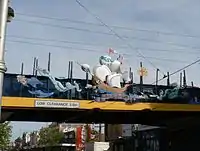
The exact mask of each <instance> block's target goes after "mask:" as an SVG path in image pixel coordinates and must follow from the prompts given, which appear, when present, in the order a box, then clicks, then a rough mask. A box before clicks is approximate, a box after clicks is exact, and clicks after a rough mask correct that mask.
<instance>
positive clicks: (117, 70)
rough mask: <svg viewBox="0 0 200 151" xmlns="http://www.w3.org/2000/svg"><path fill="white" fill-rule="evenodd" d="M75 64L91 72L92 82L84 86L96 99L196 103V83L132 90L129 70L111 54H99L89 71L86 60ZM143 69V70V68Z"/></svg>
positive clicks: (198, 99) (198, 90)
mask: <svg viewBox="0 0 200 151" xmlns="http://www.w3.org/2000/svg"><path fill="white" fill-rule="evenodd" d="M78 64H79V65H80V67H81V69H82V70H83V71H84V72H86V73H89V74H90V75H91V76H92V80H91V81H92V82H91V84H90V85H87V88H88V89H93V91H94V93H93V100H94V101H96V102H103V101H109V100H114V101H124V102H125V103H136V102H165V103H195V104H197V103H200V88H197V87H179V86H178V85H177V84H175V85H174V84H173V85H171V86H168V88H167V89H163V90H160V91H159V93H155V92H152V91H145V90H138V89H136V90H135V91H134V90H133V89H134V86H133V83H132V81H131V80H130V77H129V73H128V71H126V70H124V68H123V66H122V62H120V61H119V59H118V58H117V59H116V60H113V59H112V58H111V56H107V55H105V56H101V57H100V58H99V64H98V65H96V66H94V67H93V68H92V71H91V69H90V66H89V65H88V64H80V63H78ZM145 71H146V69H145ZM145 73H146V74H147V71H146V72H145ZM152 87H153V85H152Z"/></svg>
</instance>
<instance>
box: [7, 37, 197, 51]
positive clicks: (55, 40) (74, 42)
mask: <svg viewBox="0 0 200 151" xmlns="http://www.w3.org/2000/svg"><path fill="white" fill-rule="evenodd" d="M6 36H7V37H8V38H19V39H26V40H27V39H30V40H39V41H46V42H59V43H67V44H75V45H87V46H101V47H110V45H108V44H107V45H106V46H105V44H95V43H86V42H80V41H68V40H58V39H48V38H40V37H28V36H18V35H6ZM115 48H122V49H128V47H127V46H121V45H115ZM134 49H139V50H145V51H160V52H173V53H174V52H178V53H187V54H191V55H192V54H194V55H196V54H197V53H200V51H199V50H200V49H199V50H195V52H194V51H193V52H191V51H185V49H174V50H170V49H158V48H145V47H134Z"/></svg>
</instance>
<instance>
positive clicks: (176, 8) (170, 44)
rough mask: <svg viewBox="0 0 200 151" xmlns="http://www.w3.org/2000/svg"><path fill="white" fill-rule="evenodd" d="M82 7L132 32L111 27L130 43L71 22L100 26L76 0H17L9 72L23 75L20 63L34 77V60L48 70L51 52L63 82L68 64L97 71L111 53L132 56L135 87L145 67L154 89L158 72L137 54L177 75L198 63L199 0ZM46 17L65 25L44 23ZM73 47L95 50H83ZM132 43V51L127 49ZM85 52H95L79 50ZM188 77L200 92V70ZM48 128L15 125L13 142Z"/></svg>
mask: <svg viewBox="0 0 200 151" xmlns="http://www.w3.org/2000/svg"><path fill="white" fill-rule="evenodd" d="M81 2H82V3H83V4H84V5H85V6H86V7H87V8H88V9H89V10H90V11H91V12H93V13H94V14H96V15H97V16H99V17H100V18H101V19H102V20H103V21H104V22H105V23H106V24H108V25H109V26H111V25H113V26H120V27H127V28H129V29H131V30H127V29H126V30H125V29H124V28H114V27H112V29H113V30H114V31H115V32H117V33H118V34H119V35H120V36H125V37H129V38H126V39H125V40H120V39H118V38H117V37H116V36H113V35H108V34H109V33H111V32H110V31H109V30H108V29H107V28H106V27H104V26H97V25H91V24H90V25H89V24H82V23H80V22H79V23H74V22H72V21H69V20H75V21H83V22H89V23H95V24H99V22H98V21H97V20H96V19H95V18H94V17H93V16H92V15H90V14H88V13H87V12H86V11H85V10H84V9H82V8H81V7H80V6H79V5H78V4H77V3H76V2H75V0H68V1H66V0H59V1H56V0H48V1H47V0H43V1H41V0H29V1H27V0H20V1H19V0H12V2H11V4H12V6H13V8H14V9H15V11H16V17H15V19H14V20H13V21H12V22H11V23H9V24H8V28H7V38H6V50H7V52H6V54H5V60H6V64H7V68H8V72H9V73H19V72H20V66H21V63H22V62H24V63H25V67H24V72H25V74H31V73H32V62H33V57H38V58H39V65H40V66H41V67H43V68H46V66H47V56H48V52H51V53H52V69H51V71H52V74H53V75H55V76H57V77H64V76H67V67H68V61H69V60H72V61H79V62H81V63H88V64H89V65H91V66H93V65H94V64H96V63H97V62H98V57H99V56H100V55H102V54H105V53H106V51H107V49H108V48H109V47H111V48H113V49H115V50H117V51H119V52H121V53H126V54H130V55H128V56H125V60H124V61H125V62H124V65H126V66H131V67H132V68H133V71H134V72H135V77H134V80H135V82H138V81H139V78H138V75H137V69H138V66H139V62H140V61H142V62H143V64H144V67H146V68H147V69H148V76H147V77H145V80H144V81H145V82H146V83H152V82H154V80H155V79H154V78H155V68H154V67H152V66H151V65H150V64H149V63H148V61H147V60H145V59H143V58H141V57H138V56H139V54H138V53H137V52H138V51H139V52H140V53H141V54H143V55H144V56H146V57H147V58H148V60H150V61H151V62H152V63H153V64H155V65H156V66H157V67H158V68H160V69H161V70H162V71H163V72H165V73H166V72H167V71H169V72H173V71H176V70H177V69H179V68H181V67H183V66H185V65H187V64H188V63H191V62H193V61H194V60H196V59H197V58H198V57H199V54H200V42H199V41H200V30H199V27H200V22H199V20H200V15H199V6H200V1H198V0H176V1H174V0H168V1H164V0H151V1H149V0H140V1H138V0H123V1H122V0H101V1H100V0H84V1H83V0H82V1H81ZM30 15H32V16H39V17H31V16H30ZM41 16H46V17H51V18H60V19H61V20H59V19H45V17H44V18H41ZM44 24H45V25H44ZM52 26H54V27H52ZM58 26H59V27H58ZM72 28H73V29H72ZM74 28H75V29H74ZM80 29H81V30H80ZM82 29H84V30H88V31H87V32H86V31H82ZM97 32H98V33H97ZM102 32H103V33H104V34H102ZM105 33H108V34H105ZM111 34H112V33H111ZM16 37H18V38H16ZM38 38H41V39H44V40H43V41H41V40H38ZM34 39H35V40H34ZM47 39H50V40H52V39H54V41H47ZM58 41H65V42H58ZM66 41H67V42H66ZM72 42H81V43H85V44H90V45H78V44H72ZM33 43H34V44H33ZM38 43H39V44H38ZM127 43H128V44H130V45H131V46H132V47H133V48H130V47H128V46H127ZM41 44H42V45H43V46H42V45H41ZM44 45H46V46H44ZM47 45H51V46H47ZM69 47H72V48H74V49H69ZM78 48H79V49H78ZM80 48H84V49H89V50H95V51H87V50H80ZM155 58H157V59H155ZM186 72H187V76H188V79H191V80H193V81H194V84H195V85H198V86H200V79H199V77H198V76H197V75H199V74H200V71H199V64H196V65H194V66H192V67H190V68H188V69H187V70H186ZM74 75H75V77H79V78H83V77H84V76H85V75H84V73H83V72H82V71H81V70H80V69H79V67H78V66H77V65H75V67H74ZM161 76H162V74H161ZM178 77H179V74H176V75H174V76H173V77H171V79H172V81H173V82H176V81H178ZM165 82H166V81H164V83H165ZM188 82H190V81H188ZM45 124H46V123H37V124H36V123H29V124H27V123H16V122H14V123H13V125H14V136H13V137H17V136H18V135H19V134H20V133H21V132H22V129H25V130H27V131H30V130H33V129H37V128H39V127H41V126H42V125H45Z"/></svg>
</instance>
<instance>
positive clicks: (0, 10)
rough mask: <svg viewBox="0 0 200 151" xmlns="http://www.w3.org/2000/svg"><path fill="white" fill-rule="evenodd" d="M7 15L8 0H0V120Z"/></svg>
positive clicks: (4, 70) (4, 69) (4, 68)
mask: <svg viewBox="0 0 200 151" xmlns="http://www.w3.org/2000/svg"><path fill="white" fill-rule="evenodd" d="M7 16H8V0H0V121H1V106H2V92H3V80H4V73H5V72H6V70H7V68H6V65H5V61H4V53H5V35H6V25H7Z"/></svg>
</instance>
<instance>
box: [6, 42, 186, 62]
mask: <svg viewBox="0 0 200 151" xmlns="http://www.w3.org/2000/svg"><path fill="white" fill-rule="evenodd" d="M6 42H14V43H22V44H29V45H36V46H46V47H55V48H62V49H72V50H75V51H78V50H79V51H90V52H95V53H103V51H99V50H97V49H86V48H79V47H71V46H60V45H53V44H44V43H38V42H30V41H22V40H8V39H7V40H6ZM124 55H127V56H135V55H132V54H126V53H124ZM136 57H141V56H139V55H137V56H136ZM146 58H149V59H153V60H161V61H167V62H177V63H187V61H183V60H175V59H168V58H157V57H151V56H146Z"/></svg>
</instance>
